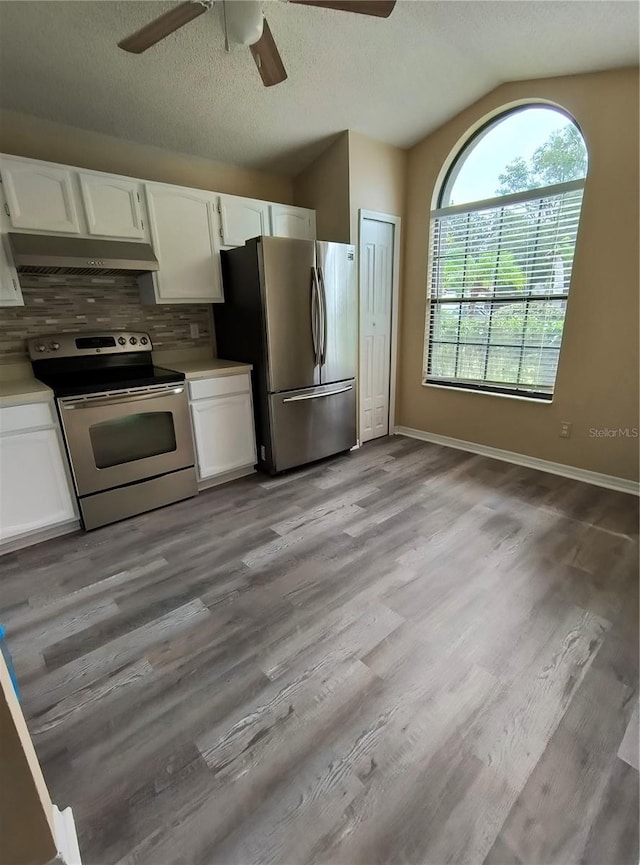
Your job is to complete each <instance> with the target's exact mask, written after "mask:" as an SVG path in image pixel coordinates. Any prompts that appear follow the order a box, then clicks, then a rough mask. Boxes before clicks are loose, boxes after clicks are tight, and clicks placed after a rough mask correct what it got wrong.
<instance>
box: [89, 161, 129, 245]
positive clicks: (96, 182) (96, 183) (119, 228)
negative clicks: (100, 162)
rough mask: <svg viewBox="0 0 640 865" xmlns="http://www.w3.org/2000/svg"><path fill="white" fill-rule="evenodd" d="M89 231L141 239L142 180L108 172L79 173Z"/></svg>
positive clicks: (96, 233)
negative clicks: (129, 178)
mask: <svg viewBox="0 0 640 865" xmlns="http://www.w3.org/2000/svg"><path fill="white" fill-rule="evenodd" d="M79 179H80V191H81V193H82V203H83V204H84V212H85V215H86V217H87V228H88V229H89V234H92V235H93V234H95V235H100V236H102V237H118V238H122V239H125V240H144V237H145V231H144V221H143V218H142V197H141V194H140V193H141V188H142V186H141V184H140V183H138V182H137V181H135V180H127V178H126V177H111V176H109V175H108V174H80V175H79Z"/></svg>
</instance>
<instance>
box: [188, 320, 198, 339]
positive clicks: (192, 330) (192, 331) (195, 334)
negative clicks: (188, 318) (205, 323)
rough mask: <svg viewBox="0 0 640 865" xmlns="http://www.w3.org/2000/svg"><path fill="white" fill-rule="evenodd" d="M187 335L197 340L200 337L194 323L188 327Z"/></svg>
mask: <svg viewBox="0 0 640 865" xmlns="http://www.w3.org/2000/svg"><path fill="white" fill-rule="evenodd" d="M189 333H190V334H191V339H197V338H198V337H199V336H200V328H199V327H198V325H197V324H196V323H195V322H194V323H193V324H190V325H189Z"/></svg>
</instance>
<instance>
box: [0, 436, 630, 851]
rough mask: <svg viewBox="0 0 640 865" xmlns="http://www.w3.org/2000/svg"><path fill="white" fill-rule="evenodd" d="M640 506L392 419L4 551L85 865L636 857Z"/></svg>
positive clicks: (8, 603) (34, 725)
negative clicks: (115, 518) (293, 467)
mask: <svg viewBox="0 0 640 865" xmlns="http://www.w3.org/2000/svg"><path fill="white" fill-rule="evenodd" d="M637 529H638V502H637V500H636V499H635V498H634V497H632V496H626V495H623V494H621V493H615V492H611V491H607V490H604V489H598V488H596V487H591V486H587V485H585V484H580V483H577V482H574V481H569V480H566V479H563V478H559V477H555V476H553V475H547V474H543V473H540V472H534V471H531V470H528V469H524V468H520V467H515V466H509V465H506V464H504V463H500V462H496V461H493V460H489V459H485V458H483V457H478V456H473V455H470V454H465V453H462V452H459V451H455V450H451V449H446V448H441V447H438V446H436V445H430V444H425V443H421V442H417V441H412V440H410V439H406V438H402V437H395V438H388V439H382V440H379V441H377V442H374V443H371V444H369V445H366V446H365V447H363V448H362V449H361V450H359V451H357V452H354V453H353V454H350V455H349V456H342V457H339V458H336V459H333V460H331V461H329V462H324V463H321V464H318V465H314V466H312V467H308V468H306V469H304V470H301V471H298V472H293V473H291V474H288V475H285V476H283V477H279V478H275V479H269V478H266V477H264V476H255V477H251V478H247V479H243V480H241V481H237V482H235V483H233V484H230V485H228V486H225V487H222V488H217V489H213V490H210V491H207V492H205V493H203V494H201V495H200V496H199V497H198V498H196V499H192V500H190V501H187V502H183V503H180V504H177V505H173V506H171V507H168V508H164V509H162V510H160V511H156V512H153V513H150V514H145V515H143V516H140V517H137V518H135V519H132V520H129V521H127V522H123V523H120V524H117V525H114V526H110V527H107V528H104V529H101V530H98V531H95V532H92V533H89V534H77V535H73V536H67V537H65V538H60V539H58V540H55V541H50V542H47V543H45V544H42V545H40V546H38V547H34V548H31V549H26V550H23V551H21V552H18V553H13V554H9V555H7V556H5V557H3V558H2V559H0V606H1V612H0V621H1V622H3V623H4V624H5V625H6V626H7V632H8V642H9V645H10V647H11V649H12V651H13V654H14V659H15V664H16V668H17V672H18V676H19V678H20V680H21V683H22V690H23V707H24V711H25V715H26V717H27V720H28V724H29V728H30V730H31V733H32V736H33V738H34V742H35V746H36V750H37V752H38V755H39V757H40V760H41V762H42V765H43V769H44V774H45V777H46V780H47V782H48V785H49V787H50V791H51V795H52V798H53V800H54V802H55V803H56V804H57V805H58V806H59V807H61V808H62V807H65V806H67V805H71V806H72V807H73V811H74V815H75V819H76V824H77V828H78V832H79V841H80V848H81V851H82V855H83V860H84V863H85V865H115V863H118V865H125V863H126V865H178V863H189V865H217V863H224V865H226V863H229V865H231V863H237V865H252V863H274V865H303V863H334V865H357V863H361V865H374V863H380V865H382V863H384V865H409V863H411V865H413V863H416V865H417V863H420V865H442V863H454V865H466V863H468V865H472V863H477V865H481V863H485V865H570V863H576V865H578V863H581V865H605V863H606V865H627V863H629V865H637V863H638V771H637V742H635V746H636V747H635V749H634V742H633V739H634V737H635V736H637V733H636V732H634V731H635V730H636V728H637V714H634V707H635V706H637V701H638V533H637ZM619 753H620V756H618V754H619ZM634 753H635V755H636V756H635V757H634V756H633V755H634ZM634 763H635V766H634V765H633V764H634Z"/></svg>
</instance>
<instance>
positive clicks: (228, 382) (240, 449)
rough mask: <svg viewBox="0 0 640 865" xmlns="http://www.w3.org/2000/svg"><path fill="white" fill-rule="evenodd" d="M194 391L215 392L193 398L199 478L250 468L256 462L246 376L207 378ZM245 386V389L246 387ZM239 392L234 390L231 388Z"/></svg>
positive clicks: (192, 409) (251, 412) (250, 404)
mask: <svg viewBox="0 0 640 865" xmlns="http://www.w3.org/2000/svg"><path fill="white" fill-rule="evenodd" d="M207 382H210V384H211V385H212V386H211V387H206V385H205V383H204V382H203V381H199V382H198V384H199V385H205V386H204V387H201V388H200V391H195V390H194V388H193V385H192V388H191V392H192V397H193V396H194V395H196V394H197V393H198V392H203V393H204V392H206V391H209V392H211V391H212V390H213V391H217V394H216V395H214V396H207V397H206V398H202V399H193V398H192V402H191V417H192V420H193V434H194V439H195V445H196V454H197V459H198V479H199V480H201V481H204V480H208V479H210V478H215V477H217V476H218V475H225V474H226V473H227V472H235V471H238V470H241V469H247V470H250V469H252V468H253V466H254V465H255V463H256V439H255V432H254V426H253V404H252V400H251V391H250V390H249V389H248V382H249V376H248V375H233V376H225V377H222V378H217V379H211V380H207ZM245 388H247V389H245ZM236 389H237V390H240V392H239V393H238V392H236V393H234V392H233V391H234V390H236Z"/></svg>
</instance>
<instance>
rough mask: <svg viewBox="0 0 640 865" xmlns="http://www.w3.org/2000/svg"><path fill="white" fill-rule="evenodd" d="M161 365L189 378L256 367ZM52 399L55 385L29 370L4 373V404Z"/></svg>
mask: <svg viewBox="0 0 640 865" xmlns="http://www.w3.org/2000/svg"><path fill="white" fill-rule="evenodd" d="M163 360H164V359H163ZM160 365H165V366H167V367H169V369H175V370H178V372H183V373H184V374H185V375H186V377H187V379H189V380H194V379H198V378H219V377H220V376H225V375H240V374H242V373H249V372H251V369H252V366H251V364H250V363H238V362H237V361H235V360H220V359H219V358H206V359H203V360H183V361H172V362H164V363H162V362H161V364H160ZM50 399H53V391H52V390H51V388H49V387H47V385H46V384H43V383H42V382H41V381H38V379H37V378H34V377H33V375H31V374H30V373H29V372H27V371H26V370H25V371H24V372H21V373H20V374H19V375H17V376H16V377H15V378H7V379H3V378H2V376H0V407H1V406H8V405H25V404H26V403H31V402H48V400H50Z"/></svg>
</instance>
